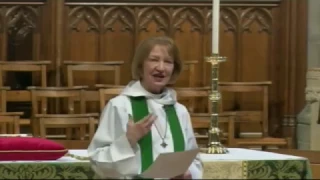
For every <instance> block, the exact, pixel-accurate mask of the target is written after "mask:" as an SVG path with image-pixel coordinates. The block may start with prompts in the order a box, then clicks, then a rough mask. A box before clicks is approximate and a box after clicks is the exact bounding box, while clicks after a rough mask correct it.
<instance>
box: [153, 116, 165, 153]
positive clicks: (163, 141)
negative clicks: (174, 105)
mask: <svg viewBox="0 0 320 180" xmlns="http://www.w3.org/2000/svg"><path fill="white" fill-rule="evenodd" d="M154 126H155V127H156V129H157V132H158V134H159V136H160V138H161V140H162V143H161V144H160V145H161V146H162V147H163V148H166V147H167V146H168V144H167V143H166V136H167V128H168V121H167V118H166V128H165V131H164V136H163V137H162V136H161V133H160V131H159V129H158V127H157V125H156V124H154Z"/></svg>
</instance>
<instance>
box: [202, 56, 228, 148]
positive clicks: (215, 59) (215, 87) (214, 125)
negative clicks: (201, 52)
mask: <svg viewBox="0 0 320 180" xmlns="http://www.w3.org/2000/svg"><path fill="white" fill-rule="evenodd" d="M226 59H227V58H226V57H222V56H219V54H212V55H211V56H209V57H205V60H206V61H207V62H209V63H211V94H210V95H209V99H210V101H211V103H212V113H211V119H210V120H211V122H210V129H209V131H208V133H209V143H208V148H207V153H208V154H226V153H228V149H227V148H225V147H224V146H223V145H222V144H221V142H220V129H219V124H218V118H219V101H220V99H221V94H220V92H219V84H218V82H219V63H221V62H225V61H226Z"/></svg>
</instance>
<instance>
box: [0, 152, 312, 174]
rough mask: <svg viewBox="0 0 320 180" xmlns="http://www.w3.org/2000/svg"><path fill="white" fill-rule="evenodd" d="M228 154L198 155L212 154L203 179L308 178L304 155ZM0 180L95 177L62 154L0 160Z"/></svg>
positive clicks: (86, 163) (87, 167)
mask: <svg viewBox="0 0 320 180" xmlns="http://www.w3.org/2000/svg"><path fill="white" fill-rule="evenodd" d="M83 151H85V150H83ZM243 151H247V150H243ZM249 153H250V152H249ZM256 153H258V154H259V153H267V152H256ZM244 154H245V153H244ZM272 154H275V153H271V155H272ZM231 155H233V154H232V153H230V154H224V155H216V154H215V155H208V154H206V155H205V156H201V158H202V159H203V157H204V158H206V157H213V156H214V157H213V159H203V161H204V176H203V178H204V179H312V177H311V169H310V167H309V161H308V159H305V158H300V157H296V158H288V157H290V156H286V155H278V154H276V156H279V157H277V158H273V159H272V156H270V159H265V160H254V159H253V158H251V159H249V160H241V159H239V158H238V159H236V158H232V157H231V158H230V156H231ZM262 155H263V154H262ZM219 156H220V158H219ZM242 156H243V154H242ZM261 157H264V158H266V157H265V156H261ZM281 157H283V159H281ZM0 179H97V177H96V176H95V173H94V172H93V170H92V169H91V165H90V162H89V161H87V160H82V161H80V160H76V159H73V158H71V157H64V158H62V159H60V160H58V161H50V162H0Z"/></svg>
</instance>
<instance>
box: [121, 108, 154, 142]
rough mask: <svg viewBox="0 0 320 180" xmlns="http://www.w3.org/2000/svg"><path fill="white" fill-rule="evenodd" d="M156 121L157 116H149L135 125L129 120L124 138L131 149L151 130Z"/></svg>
mask: <svg viewBox="0 0 320 180" xmlns="http://www.w3.org/2000/svg"><path fill="white" fill-rule="evenodd" d="M156 119H157V116H155V115H152V114H149V115H148V116H146V117H144V118H143V119H142V120H140V121H138V122H137V123H134V122H133V120H132V119H130V120H129V122H128V125H127V133H126V136H127V138H128V140H129V142H130V144H131V147H135V146H136V144H137V142H138V141H139V140H140V139H141V138H142V137H143V136H145V135H146V134H147V133H148V132H149V131H150V130H151V127H152V124H153V123H154V121H155V120H156Z"/></svg>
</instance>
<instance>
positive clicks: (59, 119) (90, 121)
mask: <svg viewBox="0 0 320 180" xmlns="http://www.w3.org/2000/svg"><path fill="white" fill-rule="evenodd" d="M86 88H87V87H86V86H78V87H45V88H43V87H28V89H29V90H30V91H31V95H32V111H33V118H32V131H33V134H34V135H35V136H40V137H43V138H45V137H46V128H48V127H59V128H75V127H84V126H87V125H88V126H89V133H88V134H89V139H88V140H87V141H89V142H90V140H91V139H92V137H93V135H94V132H95V118H96V117H97V116H99V114H98V113H85V106H86V105H85V104H86V103H85V98H84V91H85V89H86ZM44 98H54V99H58V98H67V99H68V110H67V112H66V113H61V114H60V113H56V114H48V112H47V104H46V103H45V102H44V101H42V100H43V99H44ZM76 99H79V100H80V114H74V112H75V109H74V101H76ZM39 101H40V103H41V109H40V111H39V108H38V103H39ZM80 139H81V140H84V139H85V128H80ZM71 141H72V140H71V138H70V136H69V135H68V134H67V140H62V141H59V142H61V143H62V144H68V143H72V142H71ZM80 143H81V142H80ZM84 148H86V147H84Z"/></svg>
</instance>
